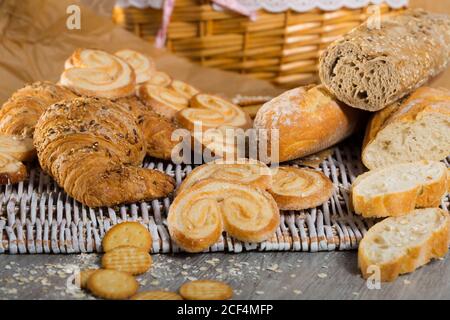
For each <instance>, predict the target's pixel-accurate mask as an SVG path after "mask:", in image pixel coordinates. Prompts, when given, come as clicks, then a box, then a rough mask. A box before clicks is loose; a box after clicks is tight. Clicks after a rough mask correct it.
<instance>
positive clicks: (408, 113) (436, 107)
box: [361, 87, 450, 169]
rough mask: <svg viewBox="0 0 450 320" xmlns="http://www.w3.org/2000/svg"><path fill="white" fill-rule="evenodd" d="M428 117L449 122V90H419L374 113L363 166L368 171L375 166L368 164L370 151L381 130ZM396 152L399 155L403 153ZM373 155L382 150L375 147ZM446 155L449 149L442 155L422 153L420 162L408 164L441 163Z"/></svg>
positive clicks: (367, 131) (364, 146) (364, 149)
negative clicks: (435, 115) (428, 161)
mask: <svg viewBox="0 0 450 320" xmlns="http://www.w3.org/2000/svg"><path fill="white" fill-rule="evenodd" d="M430 114H437V115H439V116H440V117H443V118H448V119H450V91H449V90H448V89H443V88H439V89H436V88H429V87H422V88H419V89H417V90H416V91H414V92H413V93H412V94H411V95H410V96H408V97H407V98H405V99H403V100H402V101H400V102H396V103H394V104H392V105H390V106H388V107H387V108H385V109H383V110H381V111H379V112H377V113H375V114H374V115H373V117H372V118H371V120H370V121H369V123H368V125H367V128H366V133H365V136H364V142H363V147H362V154H361V159H362V162H363V163H364V165H365V166H366V167H367V168H369V169H375V168H376V167H377V166H378V165H377V163H375V162H374V161H371V159H370V156H369V153H370V152H371V151H372V150H371V149H372V148H376V147H377V143H378V138H379V136H380V133H382V132H383V130H387V129H390V128H392V127H394V126H397V125H402V124H409V125H410V126H412V125H414V123H415V122H416V121H419V120H421V119H423V118H424V117H425V116H427V115H430ZM449 121H450V120H449ZM410 134H412V133H410ZM398 151H399V152H402V150H398ZM376 152H383V150H380V149H379V148H377V150H376ZM449 153H450V150H448V152H447V154H445V155H441V154H433V152H432V151H427V152H423V153H422V155H421V159H411V161H414V160H442V159H444V158H445V157H446V156H447V155H448V154H449Z"/></svg>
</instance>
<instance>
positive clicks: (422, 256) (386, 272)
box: [358, 208, 450, 282]
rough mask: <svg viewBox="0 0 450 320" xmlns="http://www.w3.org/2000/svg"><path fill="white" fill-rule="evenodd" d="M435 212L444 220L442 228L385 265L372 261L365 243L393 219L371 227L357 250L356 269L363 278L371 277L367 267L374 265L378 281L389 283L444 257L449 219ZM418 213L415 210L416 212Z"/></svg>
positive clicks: (444, 213) (446, 248) (446, 214)
mask: <svg viewBox="0 0 450 320" xmlns="http://www.w3.org/2000/svg"><path fill="white" fill-rule="evenodd" d="M435 210H437V211H438V212H439V214H440V215H442V216H443V217H444V218H445V219H446V221H445V223H444V225H443V226H442V228H440V229H438V230H435V231H434V232H433V233H432V235H431V236H430V237H429V238H428V239H427V241H425V243H423V244H420V245H417V246H414V247H409V248H408V249H407V251H406V252H405V254H404V255H402V256H400V257H398V258H397V259H395V260H393V261H389V262H387V263H383V264H377V263H376V262H374V261H372V260H371V259H370V257H369V256H368V251H367V249H366V242H368V241H370V240H369V239H370V237H371V236H372V235H373V234H374V233H376V232H377V231H376V230H377V228H380V227H381V226H382V225H381V224H386V223H388V222H389V219H395V218H388V219H385V220H383V221H382V222H380V223H378V224H376V225H375V226H374V227H372V229H370V230H369V232H368V233H367V234H366V235H365V236H364V238H363V239H362V241H361V242H360V245H359V249H358V267H359V269H360V270H361V273H362V275H363V277H364V278H365V279H367V278H369V277H370V276H372V273H370V272H368V271H369V267H370V266H373V265H376V266H378V267H379V268H380V276H381V279H380V280H381V281H383V282H391V281H394V280H395V279H397V277H398V276H399V275H400V274H404V273H410V272H413V271H414V270H416V269H417V268H419V267H420V266H422V265H425V264H427V263H428V262H429V261H430V260H432V259H436V258H441V257H444V256H445V255H446V254H447V252H448V246H449V241H450V239H449V235H450V217H449V214H448V213H446V212H445V211H444V210H442V209H439V208H436V209H435ZM418 211H419V210H416V212H418Z"/></svg>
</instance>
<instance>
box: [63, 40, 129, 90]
mask: <svg viewBox="0 0 450 320" xmlns="http://www.w3.org/2000/svg"><path fill="white" fill-rule="evenodd" d="M64 67H65V69H66V70H65V71H64V72H63V73H62V74H61V78H60V80H59V83H60V84H61V85H63V86H66V87H68V88H70V89H72V90H73V91H75V92H76V93H78V94H80V95H83V96H88V97H103V98H108V99H117V98H121V97H126V96H130V95H133V94H134V90H135V86H136V74H135V73H134V70H133V68H132V67H131V66H130V65H129V64H128V63H127V62H125V61H124V60H122V59H121V58H119V57H118V56H115V55H113V54H110V53H108V52H105V51H102V50H94V49H77V50H75V52H74V53H73V54H72V55H71V56H70V57H69V59H67V60H66V63H65V66H64Z"/></svg>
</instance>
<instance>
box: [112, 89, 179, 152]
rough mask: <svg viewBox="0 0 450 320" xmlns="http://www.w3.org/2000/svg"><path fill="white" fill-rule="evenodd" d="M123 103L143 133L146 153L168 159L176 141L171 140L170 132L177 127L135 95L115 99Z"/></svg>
mask: <svg viewBox="0 0 450 320" xmlns="http://www.w3.org/2000/svg"><path fill="white" fill-rule="evenodd" d="M115 102H117V103H121V104H122V105H124V106H125V107H126V108H127V109H128V110H129V111H130V112H131V113H132V114H133V116H134V117H135V119H136V121H137V124H138V126H139V127H140V128H141V130H142V133H143V134H144V139H145V142H146V145H147V154H148V155H149V156H151V157H155V158H159V159H164V160H170V159H171V155H172V150H173V148H175V146H176V145H177V144H178V141H175V140H174V141H172V134H173V133H174V131H175V130H177V129H178V127H177V126H176V125H175V124H174V123H173V122H172V121H170V120H168V119H167V118H165V117H163V116H161V115H159V114H158V113H156V112H155V111H153V110H151V109H150V108H149V107H146V106H145V105H144V104H143V103H142V102H141V101H140V100H139V99H138V98H137V97H136V96H131V97H126V98H120V99H117V100H115Z"/></svg>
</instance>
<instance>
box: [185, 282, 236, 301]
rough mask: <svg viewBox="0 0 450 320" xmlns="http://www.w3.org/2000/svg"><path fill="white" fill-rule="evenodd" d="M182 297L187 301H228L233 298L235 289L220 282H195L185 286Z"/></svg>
mask: <svg viewBox="0 0 450 320" xmlns="http://www.w3.org/2000/svg"><path fill="white" fill-rule="evenodd" d="M180 295H181V296H182V297H183V298H184V299H186V300H228V299H231V297H232V296H233V289H232V288H231V287H230V286H229V285H227V284H226V283H223V282H220V281H215V280H195V281H191V282H187V283H185V284H183V285H182V286H181V287H180Z"/></svg>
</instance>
